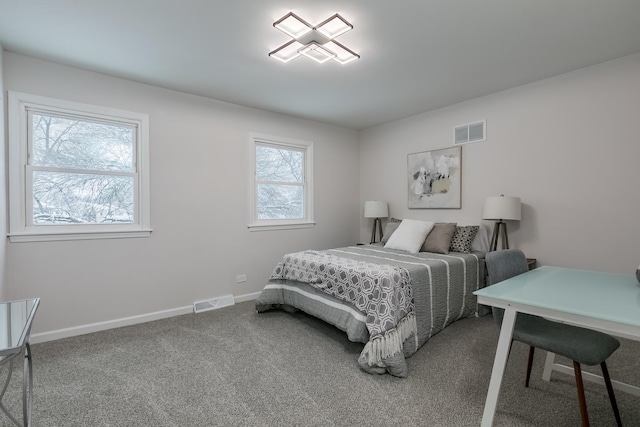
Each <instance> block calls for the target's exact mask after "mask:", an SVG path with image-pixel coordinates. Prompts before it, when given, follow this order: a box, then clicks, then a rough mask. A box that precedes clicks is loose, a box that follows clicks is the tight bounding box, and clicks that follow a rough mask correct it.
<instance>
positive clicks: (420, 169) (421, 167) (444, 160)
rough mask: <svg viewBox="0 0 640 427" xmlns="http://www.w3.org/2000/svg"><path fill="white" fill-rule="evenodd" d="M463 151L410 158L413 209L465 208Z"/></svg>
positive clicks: (436, 152)
mask: <svg viewBox="0 0 640 427" xmlns="http://www.w3.org/2000/svg"><path fill="white" fill-rule="evenodd" d="M461 172H462V147H452V148H443V149H441V150H432V151H423V152H421V153H413V154H409V155H408V156H407V189H408V204H409V209H460V208H461V207H462V188H461V187H462V177H461Z"/></svg>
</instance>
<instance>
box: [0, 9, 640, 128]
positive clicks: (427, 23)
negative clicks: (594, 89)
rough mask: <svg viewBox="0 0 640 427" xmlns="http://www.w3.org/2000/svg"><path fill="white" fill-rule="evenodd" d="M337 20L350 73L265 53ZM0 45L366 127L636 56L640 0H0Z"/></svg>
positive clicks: (342, 67)
mask: <svg viewBox="0 0 640 427" xmlns="http://www.w3.org/2000/svg"><path fill="white" fill-rule="evenodd" d="M289 11H293V12H295V13H296V14H298V15H299V16H301V17H302V18H304V19H306V20H307V21H308V22H310V23H311V24H317V23H319V22H321V21H322V20H324V19H325V18H327V17H329V16H331V15H332V14H334V13H336V12H338V13H340V14H341V15H342V16H343V17H344V18H346V19H347V20H349V21H350V22H351V23H352V24H353V25H354V29H353V30H352V31H350V32H348V33H346V34H344V35H342V36H339V37H338V39H337V40H339V41H341V42H342V43H343V44H345V45H346V46H348V47H349V48H351V49H352V50H354V51H355V52H357V53H359V54H360V55H361V57H362V58H361V59H360V60H357V61H355V62H352V63H350V64H347V65H340V64H338V63H335V62H333V61H329V62H326V63H324V64H317V63H315V62H313V61H311V60H309V59H307V58H304V57H300V58H297V59H295V60H293V61H292V62H290V63H287V64H283V63H281V62H279V61H277V60H275V59H273V58H270V57H268V55H267V54H268V52H270V51H271V50H273V49H275V48H276V47H278V46H280V45H281V44H283V43H284V42H285V41H287V36H286V35H284V34H283V33H281V32H280V31H278V30H277V29H275V28H274V27H273V26H272V24H273V22H274V21H276V20H277V19H278V18H280V17H282V16H283V15H284V14H286V13H287V12H289ZM0 42H1V43H2V44H3V46H4V48H5V49H6V50H8V51H12V52H19V53H24V54H27V55H33V56H37V57H42V58H45V59H49V60H52V61H56V62H60V63H64V64H70V65H73V66H77V67H82V68H86V69H89V70H94V71H98V72H102V73H107V74H111V75H115V76H120V77H125V78H128V79H132V80H136V81H140V82H146V83H151V84H154V85H159V86H163V87H167V88H172V89H176V90H180V91H184V92H188V93H193V94H198V95H202V96H207V97H211V98H215V99H218V100H223V101H228V102H233V103H236V104H241V105H246V106H250V107H256V108H261V109H265V110H270V111H275V112H279V113H284V114H289V115H293V116H299V117H304V118H309V119H313V120H318V121H321V122H326V123H331V124H335V125H339V126H344V127H348V128H353V129H363V128H367V127H370V126H374V125H377V124H382V123H385V122H389V121H393V120H396V119H399V118H403V117H407V116H411V115H414V114H418V113H421V112H424V111H429V110H433V109H436V108H440V107H444V106H447V105H451V104H455V103H457V102H460V101H464V100H467V99H471V98H475V97H478V96H482V95H486V94H489V93H492V92H496V91H499V90H502V89H507V88H510V87H514V86H518V85H521V84H525V83H529V82H533V81H536V80H540V79H543V78H545V77H549V76H553V75H557V74H560V73H564V72H567V71H571V70H575V69H578V68H581V67H585V66H588V65H592V64H597V63H600V62H604V61H607V60H610V59H614V58H617V57H620V56H625V55H629V54H632V53H638V52H640V0H398V1H390V0H340V1H338V0H334V1H322V0H313V1H311V0H295V1H292V0H287V1H283V0H280V1H276V0H20V1H19V0H0Z"/></svg>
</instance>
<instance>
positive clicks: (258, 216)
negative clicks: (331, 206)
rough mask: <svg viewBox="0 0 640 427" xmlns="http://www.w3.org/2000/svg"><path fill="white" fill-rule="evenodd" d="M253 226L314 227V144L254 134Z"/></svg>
mask: <svg viewBox="0 0 640 427" xmlns="http://www.w3.org/2000/svg"><path fill="white" fill-rule="evenodd" d="M251 176H252V183H251V215H250V217H251V218H250V223H249V227H250V228H252V229H254V230H255V229H261V228H262V229H273V228H296V227H310V226H313V225H314V222H313V186H312V177H313V144H312V143H311V142H306V141H298V140H291V139H285V138H278V137H269V136H261V135H252V137H251Z"/></svg>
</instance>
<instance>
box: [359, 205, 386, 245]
mask: <svg viewBox="0 0 640 427" xmlns="http://www.w3.org/2000/svg"><path fill="white" fill-rule="evenodd" d="M388 216H389V208H388V206H387V202H381V201H379V200H372V201H368V202H364V217H365V218H375V219H374V220H373V229H372V230H371V243H375V242H376V225H377V226H378V230H379V231H380V240H382V221H381V220H380V218H386V217H388Z"/></svg>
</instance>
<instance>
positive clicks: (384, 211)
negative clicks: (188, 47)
mask: <svg viewBox="0 0 640 427" xmlns="http://www.w3.org/2000/svg"><path fill="white" fill-rule="evenodd" d="M388 216H389V208H388V207H387V202H381V201H379V200H373V201H368V202H364V217H365V218H386V217H388Z"/></svg>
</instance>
